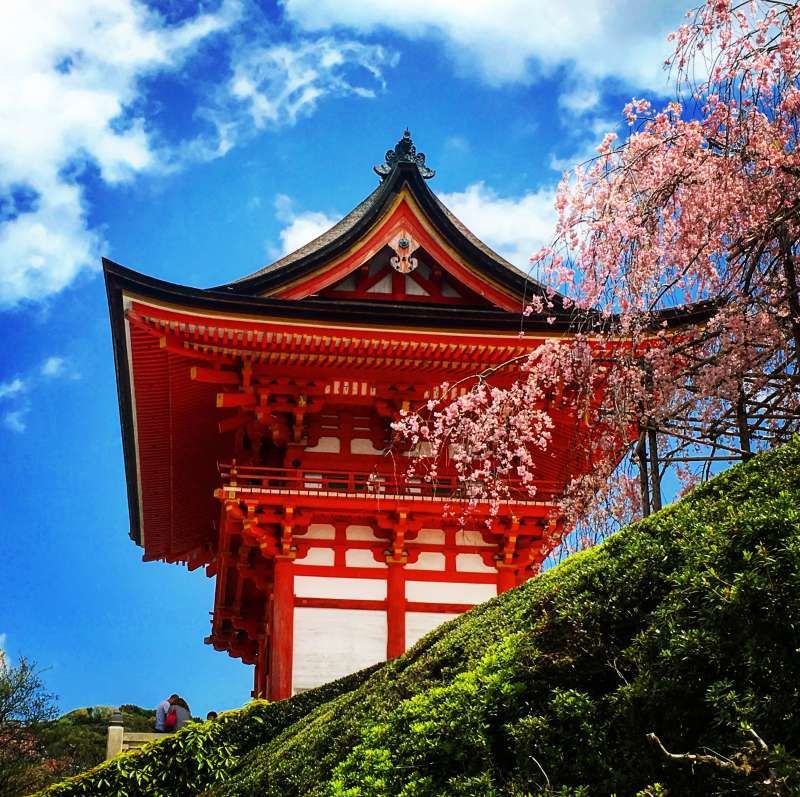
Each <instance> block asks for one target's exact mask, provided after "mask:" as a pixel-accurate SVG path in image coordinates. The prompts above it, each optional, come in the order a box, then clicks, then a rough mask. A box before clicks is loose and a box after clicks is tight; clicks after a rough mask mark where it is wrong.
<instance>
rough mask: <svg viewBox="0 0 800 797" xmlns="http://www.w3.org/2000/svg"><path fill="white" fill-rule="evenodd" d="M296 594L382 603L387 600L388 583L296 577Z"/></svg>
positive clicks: (371, 579) (306, 596)
mask: <svg viewBox="0 0 800 797" xmlns="http://www.w3.org/2000/svg"><path fill="white" fill-rule="evenodd" d="M294 594H295V595H297V597H298V598H344V599H362V600H371V601H382V600H386V581H385V580H384V579H383V578H333V577H331V578H328V577H326V576H295V577H294Z"/></svg>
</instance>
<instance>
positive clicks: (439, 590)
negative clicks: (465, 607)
mask: <svg viewBox="0 0 800 797" xmlns="http://www.w3.org/2000/svg"><path fill="white" fill-rule="evenodd" d="M495 595H497V585H496V584H471V583H464V582H457V581H406V600H409V601H418V602H423V603H483V601H487V600H489V598H494V597H495Z"/></svg>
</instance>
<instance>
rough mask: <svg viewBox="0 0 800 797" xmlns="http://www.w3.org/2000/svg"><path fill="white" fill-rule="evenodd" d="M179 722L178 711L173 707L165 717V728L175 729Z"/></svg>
mask: <svg viewBox="0 0 800 797" xmlns="http://www.w3.org/2000/svg"><path fill="white" fill-rule="evenodd" d="M177 724H178V712H177V711H175V709H174V708H171V709H170V710H169V711H168V712H167V716H166V717H164V730H167V731H174V730H175V727H176V726H177Z"/></svg>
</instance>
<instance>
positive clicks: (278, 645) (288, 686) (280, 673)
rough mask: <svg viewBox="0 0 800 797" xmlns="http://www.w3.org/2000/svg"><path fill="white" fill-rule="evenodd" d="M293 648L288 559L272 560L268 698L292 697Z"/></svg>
mask: <svg viewBox="0 0 800 797" xmlns="http://www.w3.org/2000/svg"><path fill="white" fill-rule="evenodd" d="M293 645H294V575H293V573H292V560H291V559H290V558H289V557H287V556H277V557H276V558H275V584H274V587H273V599H272V627H271V629H270V645H269V699H270V700H285V699H286V698H287V697H291V696H292V649H293Z"/></svg>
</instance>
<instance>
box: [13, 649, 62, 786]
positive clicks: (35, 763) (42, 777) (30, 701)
mask: <svg viewBox="0 0 800 797" xmlns="http://www.w3.org/2000/svg"><path fill="white" fill-rule="evenodd" d="M55 701H56V698H55V695H53V694H51V693H50V692H48V691H47V689H46V688H45V685H44V682H43V681H42V678H41V670H39V668H38V667H37V666H36V664H35V663H33V662H31V661H28V660H27V659H26V658H24V657H23V658H20V660H19V662H18V663H17V664H16V665H14V664H12V663H11V662H9V661H8V659H7V658H6V656H5V654H4V653H3V651H0V797H16V795H19V794H22V793H23V792H24V791H30V790H31V789H35V788H38V786H39V785H40V784H42V783H45V782H47V781H46V773H45V772H44V771H43V768H42V764H43V763H44V762H46V760H47V759H46V751H45V750H44V749H43V746H42V742H41V738H40V731H41V729H42V727H43V726H44V724H45V723H47V722H48V721H49V720H51V719H52V718H53V717H54V716H55V714H56V702H55Z"/></svg>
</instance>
